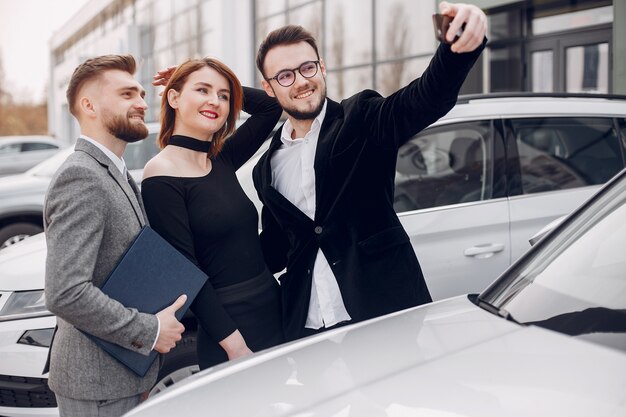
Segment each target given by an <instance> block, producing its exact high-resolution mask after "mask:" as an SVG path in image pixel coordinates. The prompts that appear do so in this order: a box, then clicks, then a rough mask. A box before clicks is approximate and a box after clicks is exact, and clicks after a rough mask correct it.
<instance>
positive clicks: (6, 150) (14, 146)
mask: <svg viewBox="0 0 626 417" xmlns="http://www.w3.org/2000/svg"><path fill="white" fill-rule="evenodd" d="M21 148H22V145H21V144H19V143H11V144H8V145H0V154H11V153H19V152H20V151H21Z"/></svg>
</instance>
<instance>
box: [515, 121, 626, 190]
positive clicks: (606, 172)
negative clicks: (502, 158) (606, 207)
mask: <svg viewBox="0 0 626 417" xmlns="http://www.w3.org/2000/svg"><path fill="white" fill-rule="evenodd" d="M511 126H512V129H513V134H514V137H515V142H516V144H517V149H518V153H519V163H520V170H521V180H522V190H523V193H524V194H532V193H537V192H542V191H553V190H563V189H568V188H576V187H584V186H587V185H597V184H603V183H605V182H606V181H608V180H609V179H610V178H611V177H612V176H613V175H615V174H616V173H617V172H619V170H620V169H622V167H623V166H624V165H623V162H622V154H621V150H620V144H619V138H618V135H617V133H616V130H615V126H614V124H613V120H612V119H608V118H606V119H601V118H537V119H514V120H511Z"/></svg>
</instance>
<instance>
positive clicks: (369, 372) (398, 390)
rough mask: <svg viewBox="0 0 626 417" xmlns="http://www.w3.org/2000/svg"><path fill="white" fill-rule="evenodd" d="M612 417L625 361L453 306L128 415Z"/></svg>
mask: <svg viewBox="0 0 626 417" xmlns="http://www.w3.org/2000/svg"><path fill="white" fill-rule="evenodd" d="M161 415H188V416H204V415H216V416H217V415H218V416H220V417H227V416H299V417H304V416H307V417H312V416H358V417H363V416H403V417H405V416H446V417H454V416H481V417H485V416H494V417H495V416H498V417H502V416H520V417H521V416H555V415H560V416H589V415H594V416H596V417H598V416H618V415H620V416H622V415H626V355H624V354H623V353H621V352H619V351H615V350H611V349H608V348H604V347H601V346H596V345H593V344H591V343H588V342H583V341H579V340H574V339H572V338H570V337H567V336H563V335H560V334H557V333H553V332H550V331H547V330H543V329H540V328H536V327H522V326H519V325H517V324H514V323H512V322H508V321H506V320H504V319H502V318H500V317H497V316H494V315H492V314H490V313H487V312H486V311H483V310H481V309H479V308H477V307H475V306H474V304H473V303H471V302H470V301H469V300H468V299H467V297H457V298H454V299H449V300H444V301H442V302H438V303H433V304H430V305H426V306H422V307H419V308H415V309H411V310H406V311H404V312H400V313H395V314H392V315H389V316H385V317H383V318H378V319H374V320H371V321H369V322H364V323H360V324H357V325H354V326H349V327H346V328H343V329H337V330H334V331H331V332H327V333H325V334H322V335H318V336H314V337H311V338H307V339H303V340H301V341H297V342H294V343H291V344H288V345H284V346H281V347H278V348H274V349H272V350H269V351H266V352H264V353H260V354H257V355H253V356H251V357H249V358H246V359H243V360H240V361H235V362H233V363H231V364H226V365H221V366H218V367H215V368H214V369H213V370H207V371H204V372H201V373H199V374H197V375H194V376H192V377H190V378H188V379H187V380H185V381H182V382H181V383H179V384H177V385H175V386H173V387H171V388H169V389H168V390H166V391H164V392H162V393H160V394H158V395H157V396H155V397H154V398H152V399H151V400H149V401H147V402H146V403H144V404H143V405H141V406H140V407H138V408H137V409H136V410H134V411H133V412H131V413H130V414H128V416H161Z"/></svg>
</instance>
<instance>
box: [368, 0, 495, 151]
mask: <svg viewBox="0 0 626 417" xmlns="http://www.w3.org/2000/svg"><path fill="white" fill-rule="evenodd" d="M440 9H441V12H442V13H444V14H449V15H450V16H453V17H454V19H453V20H452V22H451V24H450V29H449V31H448V33H447V35H446V36H447V39H449V40H450V39H454V36H455V35H456V33H457V32H458V30H459V29H460V28H461V26H462V25H463V24H465V28H464V30H463V33H462V34H461V36H460V38H459V39H458V40H457V41H456V42H454V43H453V44H452V45H449V44H443V43H442V44H441V45H439V48H437V51H436V52H435V55H434V56H433V58H432V60H431V61H430V64H429V65H428V68H426V70H425V71H424V73H423V74H422V76H421V77H419V78H417V79H416V80H414V81H412V82H411V83H410V84H409V85H407V86H406V87H404V88H401V89H400V90H398V91H396V92H395V93H393V94H391V95H390V96H389V97H387V98H382V97H380V96H379V95H378V94H376V93H374V92H372V91H369V92H364V93H362V97H360V98H358V96H357V99H359V100H360V106H362V110H363V112H364V114H365V115H366V116H365V117H364V123H369V124H371V126H370V129H371V131H372V132H375V135H374V137H375V138H377V139H378V140H380V141H381V145H383V146H395V147H396V148H398V147H400V146H401V145H402V144H404V143H405V142H406V141H407V140H409V139H410V138H411V137H412V136H413V135H415V134H416V133H417V132H419V131H421V130H422V129H424V128H425V127H427V126H428V125H430V124H432V123H433V122H435V121H436V120H438V119H439V118H441V117H442V116H444V115H445V114H446V113H447V112H448V111H450V109H452V107H454V105H455V104H456V100H457V97H458V94H459V91H460V89H461V86H462V85H463V82H464V81H465V78H466V77H467V74H468V73H469V71H470V70H471V68H472V66H473V65H474V63H475V62H476V60H477V59H478V57H479V56H480V53H481V52H482V50H483V48H484V45H485V43H486V41H487V40H486V38H485V33H486V29H487V24H486V17H485V14H484V13H483V12H482V11H481V10H480V9H479V8H478V7H476V6H473V5H466V4H448V3H446V2H443V3H441V5H440Z"/></svg>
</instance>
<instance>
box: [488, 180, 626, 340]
mask: <svg viewBox="0 0 626 417" xmlns="http://www.w3.org/2000/svg"><path fill="white" fill-rule="evenodd" d="M625 248H626V176H624V175H622V178H621V181H619V182H616V183H614V184H613V185H612V186H611V187H610V189H608V190H607V192H604V193H603V194H602V196H601V197H600V198H598V199H597V200H596V201H595V202H594V203H593V204H592V205H591V206H589V207H588V208H587V209H585V210H584V211H581V212H580V213H578V215H577V216H576V217H575V218H573V219H572V221H570V222H569V224H568V225H566V226H565V228H564V229H562V230H560V232H559V233H558V234H557V236H555V237H553V238H552V239H550V240H549V241H547V242H545V244H544V245H541V247H539V248H537V249H538V250H537V251H535V252H533V253H532V254H530V256H528V257H527V258H526V259H525V260H524V261H522V262H521V263H519V264H518V265H516V267H515V268H513V269H511V270H510V273H509V274H507V275H505V276H504V277H503V278H502V279H501V280H499V281H497V282H496V283H494V285H492V286H491V287H490V288H489V289H487V290H486V291H485V292H484V293H483V294H481V296H480V300H483V301H485V302H487V303H488V304H490V305H492V306H493V307H495V308H496V309H497V310H499V314H501V315H503V316H505V317H507V318H510V319H513V320H514V321H517V322H519V323H522V324H528V325H537V326H541V327H545V328H548V329H551V330H555V331H558V332H561V333H565V334H569V335H572V336H576V337H579V338H582V339H587V340H591V341H593V342H597V343H601V344H603V345H607V346H611V347H614V348H618V349H621V350H624V351H626V252H625Z"/></svg>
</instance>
